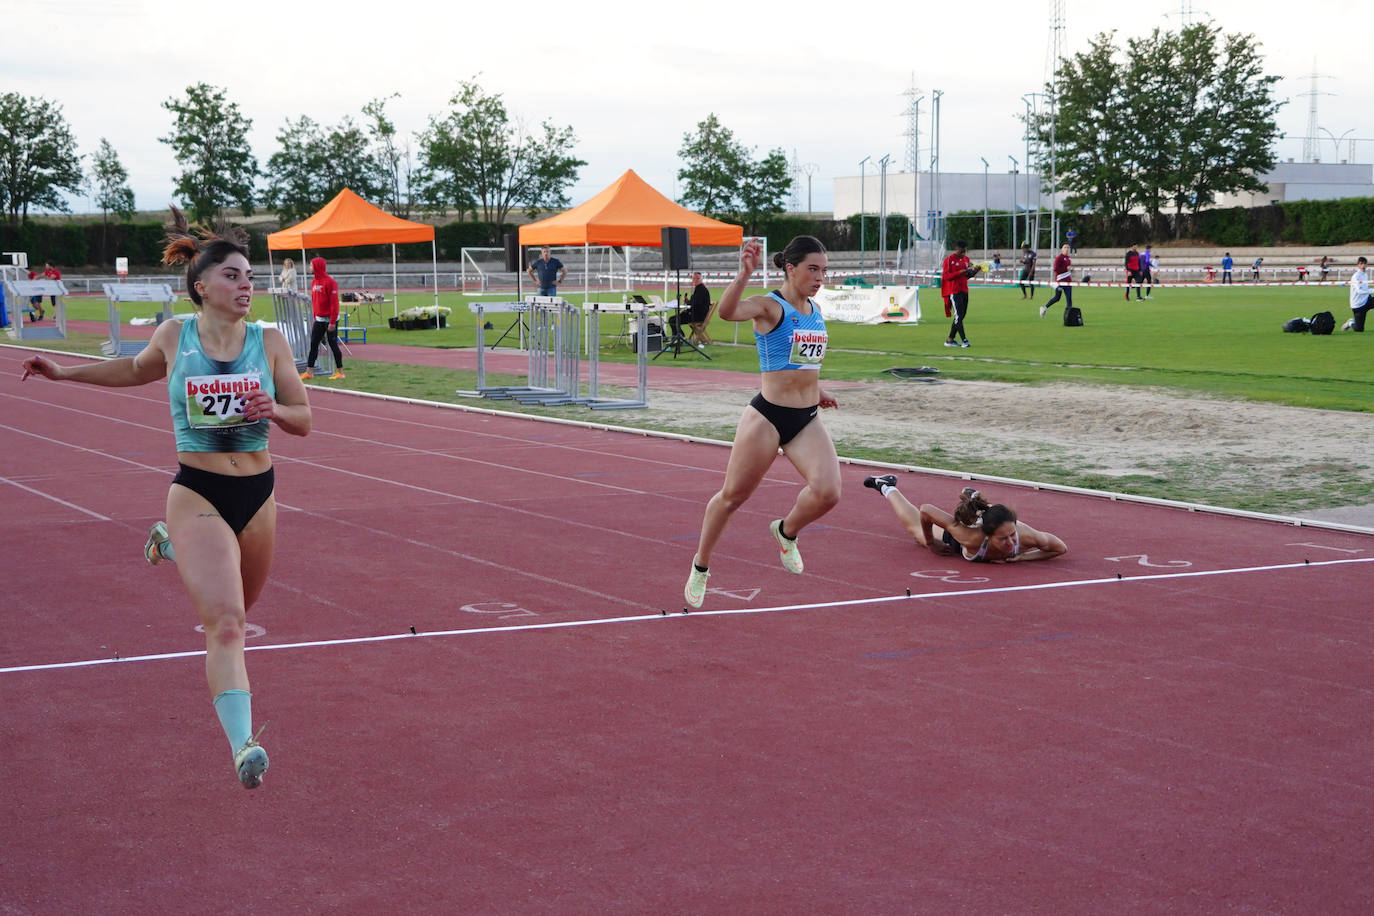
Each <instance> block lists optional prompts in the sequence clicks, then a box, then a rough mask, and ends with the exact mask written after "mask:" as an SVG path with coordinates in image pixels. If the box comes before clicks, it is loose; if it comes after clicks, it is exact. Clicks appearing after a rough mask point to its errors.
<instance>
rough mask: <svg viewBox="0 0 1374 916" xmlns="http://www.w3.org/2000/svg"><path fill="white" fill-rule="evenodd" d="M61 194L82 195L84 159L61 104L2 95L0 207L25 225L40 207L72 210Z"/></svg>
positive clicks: (35, 97)
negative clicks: (30, 210)
mask: <svg viewBox="0 0 1374 916" xmlns="http://www.w3.org/2000/svg"><path fill="white" fill-rule="evenodd" d="M63 191H69V192H71V193H73V194H79V193H81V157H80V156H79V155H78V154H77V152H76V139H75V138H74V137H73V136H72V132H71V128H70V127H68V126H67V119H66V118H65V117H63V115H62V106H61V105H58V104H57V103H55V102H49V101H48V100H47V99H44V98H42V97H41V96H29V97H28V98H25V97H24V96H21V95H19V94H18V93H15V92H7V93H4V94H3V95H0V206H3V208H4V211H5V213H6V214H7V215H8V216H9V221H10V222H11V223H14V224H16V225H17V224H18V223H19V222H20V221H21V219H22V220H23V221H25V222H27V221H28V218H29V209H30V208H36V207H43V208H47V209H51V210H57V211H60V212H62V213H67V212H69V211H70V209H71V208H70V207H69V206H68V204H67V200H66V198H65V197H64V196H63V195H62V193H61V192H63Z"/></svg>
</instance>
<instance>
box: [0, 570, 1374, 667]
mask: <svg viewBox="0 0 1374 916" xmlns="http://www.w3.org/2000/svg"><path fill="white" fill-rule="evenodd" d="M1352 563H1374V557H1360V558H1357V559H1341V560H1322V561H1319V562H1316V563H1310V562H1302V563H1277V564H1273V565H1269V566H1245V567H1239V568H1236V569H1212V570H1193V571H1190V572H1174V573H1156V574H1152V575H1145V576H1110V577H1105V578H1101V579H1080V580H1076V581H1070V582H1044V583H1040V584H1038V585H1007V586H997V587H995V588H971V589H963V590H960V591H947V592H923V593H921V594H905V595H880V596H877V597H873V598H854V599H851V600H847V601H817V602H813V603H810V604H784V605H774V606H772V607H759V608H728V609H722V610H715V611H692V612H691V613H690V614H679V613H676V612H674V613H671V614H668V613H662V612H660V613H658V614H636V615H632V616H627V617H602V618H598V619H593V620H563V621H553V622H549V623H522V624H510V625H507V626H499V627H470V628H466V629H459V630H422V631H420V632H416V633H388V634H386V635H382V636H354V637H350V638H347V639H318V640H310V641H307V642H293V643H281V644H279V645H272V646H248V647H247V650H246V651H248V652H274V651H278V650H281V649H313V648H328V647H332V646H350V645H358V644H361V643H379V642H392V641H394V640H398V639H431V638H437V637H447V636H483V635H487V634H491V633H522V632H530V631H534V630H565V629H572V628H574V627H594V626H605V625H607V624H618V623H637V622H641V621H648V620H667V619H673V618H676V619H683V618H690V617H721V616H736V615H742V614H776V613H780V612H787V611H807V610H819V609H824V608H843V607H859V606H863V605H877V604H892V603H894V602H898V601H922V600H928V599H931V598H967V597H971V596H982V595H1005V594H1011V593H1014V592H1033V591H1049V590H1054V589H1061V588H1078V587H1081V586H1085V585H1128V584H1133V583H1138V582H1157V581H1160V580H1163V579H1190V578H1201V577H1205V576H1231V575H1237V574H1243V573H1261V572H1276V571H1280V570H1288V569H1307V568H1313V569H1315V568H1317V567H1323V566H1345V565H1349V564H1352ZM204 655H205V651H204V650H199V651H194V652H166V653H159V654H157V655H131V656H129V657H127V658H118V657H116V658H93V659H86V660H84V661H75V662H52V663H49V664H42V665H15V666H12V667H8V668H0V674H15V673H19V672H26V671H51V670H54V669H63V668H86V667H91V666H95V665H119V664H124V663H127V662H152V661H164V660H167V659H177V658H196V657H201V656H204Z"/></svg>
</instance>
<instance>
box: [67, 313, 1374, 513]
mask: <svg viewBox="0 0 1374 916" xmlns="http://www.w3.org/2000/svg"><path fill="white" fill-rule="evenodd" d="M717 295H718V293H717ZM1047 295H1048V294H1047V293H1046V291H1045V290H1043V289H1041V290H1038V291H1037V294H1036V299H1035V300H1034V301H1025V300H1022V299H1021V297H1020V293H1019V292H1018V291H1017V290H1016V289H1015V288H1009V289H992V288H986V289H985V288H975V289H974V290H973V292H972V294H971V304H970V309H969V315H968V319H967V321H966V326H967V330H968V334H969V338H970V340H971V341H972V343H973V346H972V347H971V348H969V349H958V350H952V349H947V348H945V347H944V346H943V341H944V338H945V334H946V333H947V331H948V327H949V325H948V321H947V319H945V318H944V309H943V307H942V306H941V304H940V301H939V297H938V295H937V294H936V292H935V291H934V290H931V289H923V290H922V292H921V305H922V310H923V313H924V316H925V318H924V320H923V321H922V322H921V324H919V325H917V326H914V327H913V326H896V325H876V326H861V325H851V324H840V323H832V324H831V325H830V328H829V330H830V334H831V349H830V351H829V355H828V357H827V359H826V363H825V370H824V375H825V377H826V378H841V379H849V380H856V381H866V380H879V381H893V379H892V376H891V375H889V374H888V373H887V372H886V370H887V369H889V368H892V367H903V366H932V367H935V368H937V369H939V370H940V374H941V377H942V378H946V379H960V380H984V381H999V382H1012V383H1019V384H1025V385H1031V386H1034V385H1037V384H1042V383H1050V382H1078V383H1083V384H1088V385H1127V386H1145V387H1156V388H1163V389H1168V390H1173V391H1175V392H1177V393H1180V394H1199V395H1212V396H1221V397H1227V398H1236V399H1241V400H1240V401H1238V403H1243V400H1244V399H1248V400H1252V401H1260V402H1270V403H1276V404H1284V405H1292V406H1300V407H1308V408H1317V409H1325V410H1350V411H1362V412H1367V411H1370V410H1371V409H1374V333H1367V334H1351V333H1343V332H1341V331H1340V330H1337V331H1336V333H1335V334H1332V335H1331V336H1320V337H1317V336H1312V335H1309V334H1285V333H1283V332H1282V330H1281V329H1282V326H1283V323H1284V322H1285V321H1286V320H1288V319H1289V318H1292V317H1295V316H1299V315H1301V316H1310V315H1311V314H1313V313H1314V312H1317V311H1322V310H1329V311H1330V312H1332V314H1333V315H1335V316H1336V321H1337V326H1338V328H1339V325H1340V324H1341V323H1343V322H1344V321H1345V319H1346V318H1348V317H1349V306H1348V304H1347V303H1348V300H1347V296H1346V290H1345V288H1344V287H1305V288H1304V287H1259V288H1255V289H1251V288H1246V287H1243V286H1237V287H1235V288H1232V289H1173V290H1171V289H1169V288H1167V287H1164V288H1159V287H1157V288H1156V292H1155V296H1154V299H1153V300H1152V301H1148V302H1136V301H1135V300H1134V299H1132V300H1131V301H1130V302H1126V301H1124V300H1123V298H1122V292H1121V290H1119V289H1084V290H1079V291H1077V292H1076V293H1075V296H1074V302H1075V304H1076V305H1078V306H1079V307H1080V308H1081V309H1082V310H1083V313H1084V320H1085V325H1084V326H1083V327H1079V328H1066V327H1064V326H1063V325H1062V323H1061V322H1060V320H1059V310H1058V307H1056V309H1055V310H1054V311H1053V312H1051V313H1050V314H1049V315H1048V316H1046V317H1045V318H1043V319H1041V318H1040V317H1038V306H1039V304H1040V303H1042V302H1044V301H1046V299H1047ZM594 298H597V299H599V300H600V301H618V299H619V297H618V296H615V297H612V296H604V295H603V296H599V297H594ZM579 300H580V296H578V297H577V298H576V299H574V301H579ZM469 301H470V298H469V297H464V296H461V295H458V294H455V293H444V294H441V296H440V304H441V305H445V306H447V307H449V308H451V309H452V310H453V311H452V313H451V314H450V316H449V319H450V325H451V326H450V327H448V328H446V329H441V330H432V331H393V330H390V329H389V328H372V329H371V330H370V331H369V338H368V339H369V342H376V343H390V344H401V345H407V346H422V347H438V348H460V347H471V346H473V345H474V344H475V342H476V324H475V321H474V316H473V315H472V314H471V313H470V312H469V311H468V308H467V303H468V302H469ZM488 301H491V300H488ZM430 304H433V294H432V293H424V292H411V293H403V294H402V297H401V301H400V303H399V308H401V309H404V308H410V307H413V306H421V305H430ZM68 308H69V315H70V317H73V318H82V319H94V320H104V319H105V318H106V315H107V309H106V304H105V301H104V300H103V299H91V298H87V299H71V300H69V301H68ZM186 308H189V303H182V304H181V305H179V306H178V311H181V310H183V309H186ZM153 311H154V310H153V309H152V307H150V306H149V307H143V308H142V310H140V308H139V307H138V306H134V305H130V306H127V307H126V309H125V311H124V315H125V316H126V317H128V316H134V315H139V314H147V315H151V314H152V313H153ZM255 314H256V315H257V317H261V318H270V317H271V302H270V300H269V299H268V297H266V296H259V297H258V299H257V303H256V307H255ZM387 314H390V312H389V311H388V312H387ZM511 317H512V316H510V315H509V314H506V313H493V314H491V315H490V319H491V321H492V324H493V325H494V326H495V328H496V330H495V331H493V332H488V334H489V335H492V336H489V337H488V338H487V340H488V341H491V340H494V338H495V335H497V334H499V333H500V331H502V330H504V329H505V327H506V326H507V325H508V324H509V323H510V321H511ZM620 327H621V319H620V318H618V317H609V318H607V319H605V321H604V322H603V327H602V348H601V358H602V359H603V360H605V361H611V362H627V363H628V362H632V361H633V359H634V354H633V353H632V352H631V351H630V349H629V347H628V346H626V345H624V344H622V345H620V346H612V344H613V343H614V339H615V337H616V335H617V334H618V333H619V331H620ZM711 336H712V337H713V338H714V339H715V340H716V341H717V343H718V344H729V343H731V342H734V341H736V340H738V342H739V344H741V346H720V345H718V346H713V347H711V348H710V354H711V357H712V359H711V361H710V362H707V361H706V360H705V359H703V358H702V357H701V356H699V355H697V354H696V353H694V352H692V351H690V350H684V351H683V352H682V354H681V355H680V356H679V357H678V358H676V359H674V360H673V363H674V365H676V366H678V367H701V368H710V369H734V370H739V371H744V372H756V371H757V361H756V358H755V356H754V350H753V346H752V343H753V335H752V333H751V331H750V329H749V327H748V326H747V325H741V326H737V325H734V324H731V323H730V322H725V321H721V320H720V319H716V320H715V321H714V322H713V324H712V326H711ZM103 338H104V335H101V334H84V335H73V337H72V339H71V340H69V341H66V342H65V343H63V344H61V345H60V346H59V347H58V348H61V349H69V350H73V351H78V352H86V353H98V352H99V344H100V341H101V340H102V339H103ZM43 344H44V345H45V346H53V344H54V342H51V341H44V342H43ZM355 346H356V345H355ZM522 381H523V379H521V378H515V377H512V378H504V377H497V376H493V375H489V376H488V379H487V382H488V384H491V385H502V384H520V383H521V382H522ZM322 383H324V382H317V383H316V384H322ZM324 384H330V383H324ZM332 384H343V385H346V386H347V387H349V388H354V389H359V390H364V391H372V392H378V393H384V394H392V395H398V396H403V397H413V398H421V399H426V400H434V401H447V402H454V401H458V400H459V398H458V397H457V396H456V395H455V394H454V392H455V390H456V389H468V388H471V387H473V386H474V384H475V378H474V375H473V373H471V372H462V371H454V370H446V369H436V368H430V367H423V366H411V365H406V364H400V363H378V362H371V361H356V360H355V361H353V362H352V363H351V364H350V366H349V370H348V380H347V381H346V382H344V383H332ZM501 409H503V410H517V411H524V412H528V413H546V414H555V415H559V416H569V415H571V416H576V417H578V418H585V415H586V411H585V408H578V407H572V408H568V407H538V406H535V407H520V406H519V405H515V404H504V403H503V404H502V405H501ZM651 413H652V412H647V413H646V414H645V415H640V414H638V413H635V414H634V415H633V416H628V415H625V414H623V413H622V414H618V415H617V416H616V417H615V418H614V421H613V422H615V423H617V424H622V425H640V426H645V427H649V428H659V429H673V430H675V431H678V432H687V433H693V434H697V435H704V436H709V437H713V438H722V439H728V438H729V437H730V435H731V430H732V429H733V423H731V424H729V425H722V426H720V427H713V428H698V429H683V428H682V427H681V426H680V425H676V424H674V423H673V421H672V418H663V417H654V416H652V415H651ZM1333 422H1337V421H1336V420H1335V419H1334V418H1333ZM837 445H838V446H839V447H840V450H841V452H842V454H845V455H849V456H851V457H856V458H867V459H873V460H880V461H889V462H894V463H898V464H914V465H923V466H928V467H943V468H951V469H958V470H961V471H965V472H970V473H986V474H996V475H1004V476H1012V477H1024V478H1026V479H1037V480H1038V479H1044V475H1045V468H1046V461H1045V459H1044V456H1033V455H1025V456H1008V455H994V456H989V455H988V454H987V453H986V450H985V449H984V450H981V453H978V452H974V451H960V450H958V449H955V448H952V447H950V446H949V445H945V446H943V447H941V446H937V445H934V444H913V445H912V446H911V447H910V448H905V449H875V448H872V447H871V446H870V445H869V444H868V443H864V442H840V443H837ZM1209 462H1210V463H1209ZM1270 464H1272V465H1273V467H1272V468H1269V467H1266V468H1260V467H1253V468H1249V469H1248V470H1247V472H1246V474H1245V475H1242V476H1241V477H1240V478H1238V479H1236V480H1235V481H1232V482H1229V483H1228V482H1227V480H1228V475H1229V474H1232V473H1233V472H1235V471H1236V470H1237V468H1235V467H1234V466H1233V463H1232V462H1228V461H1226V460H1224V459H1221V458H1217V457H1216V456H1213V457H1210V458H1209V457H1200V458H1198V459H1194V460H1188V461H1186V462H1181V463H1178V464H1176V465H1175V466H1171V467H1168V468H1158V469H1152V472H1151V473H1148V474H1139V475H1130V476H1125V477H1122V476H1111V477H1108V476H1101V475H1100V474H1099V473H1098V472H1097V471H1096V469H1094V468H1092V467H1089V466H1083V467H1074V468H1065V467H1063V466H1062V464H1061V465H1058V466H1057V467H1056V470H1055V475H1054V480H1053V482H1056V483H1061V484H1069V485H1075V486H1082V487H1089V488H1095V489H1104V490H1112V491H1115V492H1122V493H1134V494H1139V495H1145V496H1152V497H1159V498H1166V499H1178V500H1183V501H1189V502H1203V503H1209V504H1212V505H1224V506H1230V507H1234V508H1242V509H1253V510H1256V511H1264V512H1274V513H1298V512H1301V511H1302V510H1304V509H1310V508H1325V507H1331V506H1348V505H1363V504H1367V503H1370V502H1374V479H1371V478H1370V477H1369V475H1368V474H1367V473H1365V471H1366V470H1367V467H1360V468H1350V467H1335V466H1331V465H1330V463H1329V462H1323V460H1322V457H1321V456H1320V454H1316V453H1314V454H1312V455H1306V456H1283V460H1282V461H1280V460H1279V459H1278V456H1276V459H1275V461H1274V462H1270ZM1295 475H1296V477H1298V478H1301V479H1303V480H1305V481H1306V484H1307V485H1305V486H1302V487H1293V486H1291V485H1290V481H1291V480H1292V479H1294V478H1295Z"/></svg>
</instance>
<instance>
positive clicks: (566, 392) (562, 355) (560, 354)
mask: <svg viewBox="0 0 1374 916" xmlns="http://www.w3.org/2000/svg"><path fill="white" fill-rule="evenodd" d="M468 311H470V312H472V313H473V314H474V315H475V316H476V318H477V387H476V389H475V390H472V391H465V390H461V389H460V390H458V391H457V392H456V393H457V394H458V395H460V396H462V397H483V398H491V399H493V400H518V401H520V403H522V404H549V405H559V404H575V403H583V400H582V399H581V398H580V397H579V391H578V390H579V389H580V388H581V380H580V378H579V375H580V372H581V360H580V359H579V356H578V348H579V347H580V346H581V341H582V310H581V309H579V308H577V307H575V306H573V305H572V304H571V303H569V302H568V301H567V300H565V299H563V298H562V297H561V296H527V297H526V298H525V301H523V302H472V303H469V304H468ZM488 312H515V313H517V314H519V315H528V316H529V333H528V335H527V337H526V340H525V343H526V345H527V346H526V354H527V370H526V381H527V382H528V384H526V385H495V386H489V385H487V363H486V350H487V348H486V338H485V331H486V327H485V326H486V315H487V313H488ZM550 369H552V378H550Z"/></svg>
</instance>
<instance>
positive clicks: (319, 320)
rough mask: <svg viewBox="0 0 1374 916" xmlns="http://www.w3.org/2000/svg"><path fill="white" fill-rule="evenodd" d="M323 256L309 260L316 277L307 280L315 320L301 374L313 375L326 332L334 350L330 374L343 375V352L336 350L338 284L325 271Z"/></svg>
mask: <svg viewBox="0 0 1374 916" xmlns="http://www.w3.org/2000/svg"><path fill="white" fill-rule="evenodd" d="M324 267H325V264H324V258H315V259H314V260H313V261H311V262H310V270H311V271H313V272H314V274H315V278H314V279H313V280H311V281H310V306H311V309H312V311H314V313H315V320H314V322H313V323H311V325H310V358H309V359H308V360H307V361H306V364H305V371H304V372H302V373H301V378H314V377H315V358H316V357H317V356H319V355H320V341H321V340H323V339H324V337H325V335H326V334H328V335H329V352H330V353H332V354H334V374H333V375H331V376H330V378H343V377H344V373H343V353H342V352H341V351H340V350H339V284H337V283H335V282H334V278H333V277H331V276H330V275H329V274H327V273H325V272H324Z"/></svg>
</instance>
